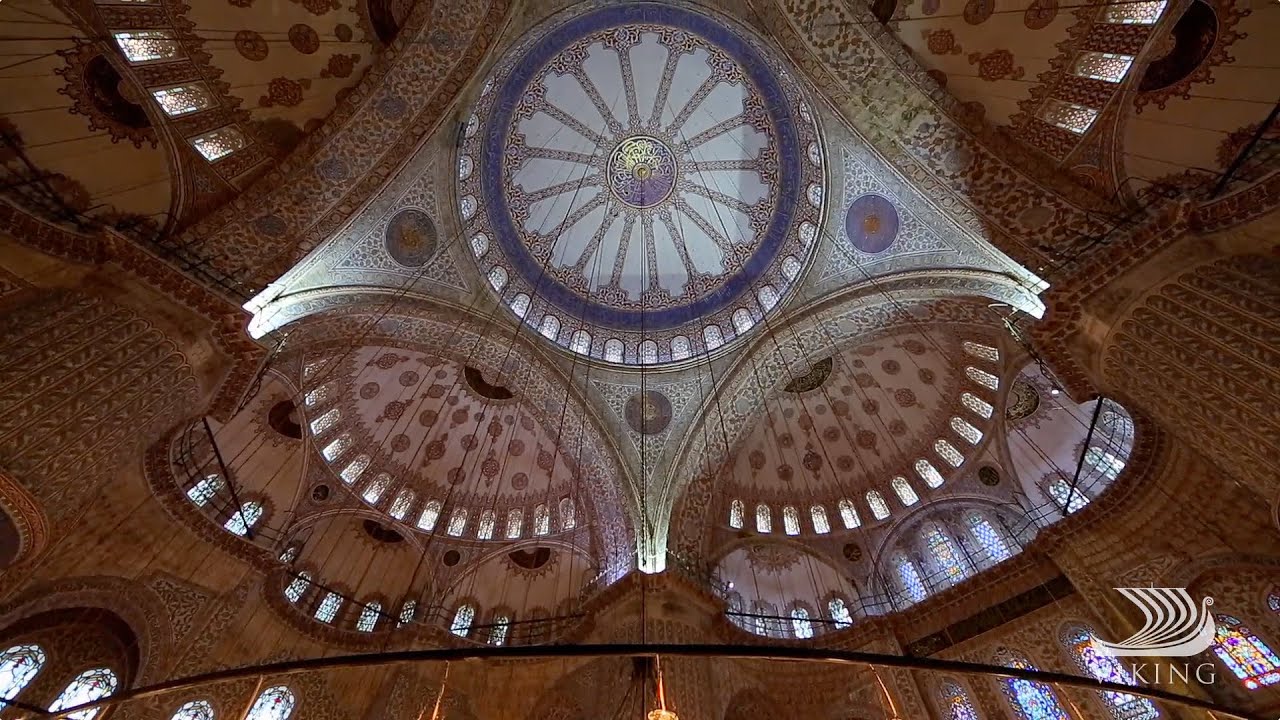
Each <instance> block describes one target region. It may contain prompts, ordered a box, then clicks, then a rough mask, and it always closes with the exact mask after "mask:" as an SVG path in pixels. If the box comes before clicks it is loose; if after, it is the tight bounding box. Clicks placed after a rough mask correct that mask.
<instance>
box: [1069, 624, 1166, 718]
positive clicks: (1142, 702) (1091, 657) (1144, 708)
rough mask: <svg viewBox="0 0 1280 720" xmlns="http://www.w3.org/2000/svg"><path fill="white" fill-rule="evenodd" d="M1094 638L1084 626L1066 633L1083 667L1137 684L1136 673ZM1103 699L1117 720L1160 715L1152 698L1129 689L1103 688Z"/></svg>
mask: <svg viewBox="0 0 1280 720" xmlns="http://www.w3.org/2000/svg"><path fill="white" fill-rule="evenodd" d="M1094 639H1095V638H1094V634H1093V631H1091V630H1089V629H1087V628H1084V627H1080V626H1074V627H1070V628H1067V630H1066V632H1064V633H1063V634H1062V642H1063V644H1064V645H1066V647H1067V652H1068V653H1070V654H1071V657H1072V659H1073V660H1075V661H1076V665H1078V666H1080V669H1081V670H1083V671H1085V672H1086V673H1088V674H1089V675H1091V676H1093V677H1094V678H1095V679H1097V680H1104V681H1106V682H1113V683H1120V684H1121V685H1133V684H1134V682H1133V675H1131V674H1130V673H1129V671H1128V670H1127V669H1126V668H1125V666H1124V665H1123V664H1121V663H1120V661H1119V660H1117V659H1116V658H1115V657H1114V656H1112V655H1109V654H1107V653H1103V652H1098V649H1097V647H1095V646H1094V644H1093V641H1094ZM1102 700H1103V702H1105V703H1106V704H1107V708H1108V709H1109V710H1111V714H1112V715H1113V716H1115V718H1116V720H1155V718H1157V717H1159V716H1160V713H1158V712H1156V707H1155V705H1152V704H1151V701H1150V700H1148V699H1146V698H1140V697H1137V696H1135V695H1130V694H1129V693H1122V692H1116V691H1114V690H1103V691H1102Z"/></svg>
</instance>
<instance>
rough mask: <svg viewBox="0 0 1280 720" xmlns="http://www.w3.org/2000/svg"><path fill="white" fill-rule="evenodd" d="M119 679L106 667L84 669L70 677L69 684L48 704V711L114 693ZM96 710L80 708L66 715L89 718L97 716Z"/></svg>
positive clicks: (72, 719)
mask: <svg viewBox="0 0 1280 720" xmlns="http://www.w3.org/2000/svg"><path fill="white" fill-rule="evenodd" d="M119 683H120V681H119V680H118V679H116V674H115V673H113V672H111V671H110V670H108V669H107V668H93V669H92V670H85V671H84V672H82V673H80V674H79V675H77V676H75V678H74V679H72V681H71V684H69V685H67V687H66V689H65V690H63V691H62V694H61V695H59V696H58V699H57V700H54V701H53V704H52V705H50V706H49V712H58V711H59V710H66V709H67V708H73V707H76V706H77V705H83V704H85V703H89V702H93V701H94V700H101V699H102V698H104V697H107V696H108V695H110V694H112V693H114V692H115V691H116V686H117V685H119ZM97 714H98V710H97V709H94V710H81V711H80V712H74V713H71V714H70V715H67V719H68V720H91V718H93V717H95V716H97Z"/></svg>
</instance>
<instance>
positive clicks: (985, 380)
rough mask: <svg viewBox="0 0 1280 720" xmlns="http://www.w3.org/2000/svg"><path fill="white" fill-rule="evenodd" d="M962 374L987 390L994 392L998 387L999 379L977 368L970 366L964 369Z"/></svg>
mask: <svg viewBox="0 0 1280 720" xmlns="http://www.w3.org/2000/svg"><path fill="white" fill-rule="evenodd" d="M964 374H965V375H968V376H969V379H970V380H972V381H974V382H976V383H978V384H979V385H981V386H983V387H985V388H987V389H989V390H995V389H997V388H999V387H1000V379H999V378H997V377H996V376H995V375H992V374H991V373H989V372H987V371H986V370H979V369H978V368H976V367H974V366H972V365H970V366H969V367H967V368H965V369H964Z"/></svg>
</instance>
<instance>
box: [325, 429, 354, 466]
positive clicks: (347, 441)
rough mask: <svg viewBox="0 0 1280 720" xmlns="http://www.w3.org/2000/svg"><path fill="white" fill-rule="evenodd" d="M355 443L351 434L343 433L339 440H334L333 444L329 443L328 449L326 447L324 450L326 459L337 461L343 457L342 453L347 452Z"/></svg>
mask: <svg viewBox="0 0 1280 720" xmlns="http://www.w3.org/2000/svg"><path fill="white" fill-rule="evenodd" d="M354 443H355V441H354V440H352V439H351V436H350V435H349V434H347V433H343V434H342V435H340V436H338V439H337V440H334V441H333V442H331V443H329V445H328V446H327V447H325V449H324V450H323V453H324V459H325V460H337V459H338V458H339V457H340V456H341V455H342V453H344V452H346V451H347V450H348V449H349V448H350V447H351V446H352V445H353V444H354Z"/></svg>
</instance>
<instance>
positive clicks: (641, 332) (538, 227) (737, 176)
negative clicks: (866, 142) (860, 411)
mask: <svg viewBox="0 0 1280 720" xmlns="http://www.w3.org/2000/svg"><path fill="white" fill-rule="evenodd" d="M552 24H553V26H552V27H548V28H543V29H542V30H541V32H540V33H538V34H536V35H535V36H534V37H533V39H531V40H529V41H527V42H526V43H525V44H524V45H522V46H521V47H519V48H518V49H517V50H515V51H514V52H513V53H511V55H510V56H509V57H508V59H507V60H506V62H504V63H503V64H502V65H500V67H499V68H498V69H497V70H496V71H495V73H494V75H493V77H492V78H491V79H490V80H489V82H488V83H487V84H486V85H485V86H484V90H483V91H482V93H481V96H480V98H479V100H478V102H477V103H476V106H475V108H474V112H473V114H472V115H471V118H470V120H469V122H468V124H467V126H466V130H465V141H464V143H463V146H462V149H461V151H460V154H459V158H458V178H459V188H458V200H459V203H460V209H461V213H462V217H463V219H464V221H467V223H468V236H469V238H470V245H471V248H472V250H473V253H474V255H475V256H476V258H477V260H478V262H479V264H480V266H481V271H482V272H483V273H484V274H485V275H487V277H488V278H489V284H490V286H491V287H492V288H493V290H495V291H496V292H497V293H498V294H499V295H500V296H501V298H502V301H503V303H504V304H506V305H507V306H508V307H510V308H511V310H512V311H513V312H514V313H515V314H516V315H517V316H519V317H521V318H523V319H524V321H525V322H526V323H528V324H529V325H531V326H533V327H534V328H536V329H537V330H538V331H539V332H541V333H542V334H543V335H544V336H545V337H547V338H549V339H551V340H552V341H555V342H557V343H559V344H560V345H563V346H565V347H568V348H570V349H571V350H573V351H575V352H577V353H580V354H584V355H590V356H592V357H595V358H598V359H602V360H605V361H608V362H614V363H623V364H641V363H643V364H650V363H659V362H669V361H678V360H682V359H685V358H688V357H692V356H696V355H699V354H702V353H704V352H707V351H709V350H714V349H715V348H717V347H720V346H721V345H723V344H725V343H727V342H729V341H731V340H732V339H733V338H735V337H736V336H740V335H743V334H745V333H747V332H748V331H749V330H750V329H751V328H752V327H754V326H755V325H756V324H758V323H759V322H760V320H761V319H762V318H763V316H764V315H765V313H767V312H769V311H770V310H772V309H774V308H775V307H776V306H777V305H778V304H779V303H780V301H781V299H782V298H783V297H785V295H786V293H787V291H788V289H789V288H790V287H791V285H792V284H793V283H794V281H795V280H796V279H797V277H798V276H799V274H800V272H801V270H802V269H803V267H804V265H805V263H806V262H807V259H808V253H809V250H810V249H811V248H812V246H813V245H814V241H815V239H816V237H817V228H818V227H819V226H820V225H821V215H822V209H821V206H822V198H823V187H822V166H823V154H822V149H821V146H820V144H819V143H818V141H817V133H816V127H815V125H814V121H813V116H812V114H811V113H810V111H809V109H808V108H807V106H806V105H805V104H804V102H803V101H802V99H801V97H800V93H799V91H798V89H797V88H796V86H795V85H794V83H792V82H791V80H790V78H789V76H788V75H787V74H786V73H785V71H783V70H781V69H780V67H779V66H778V64H777V63H776V62H775V61H774V60H773V59H772V58H770V57H769V56H768V55H767V53H766V52H765V51H764V50H763V48H762V47H761V46H759V45H758V44H757V43H756V42H755V41H754V40H752V39H749V38H747V37H746V36H745V35H744V34H743V33H742V32H741V31H740V30H738V29H736V28H734V27H733V26H731V25H730V24H728V23H727V22H725V21H722V20H719V19H713V18H711V17H708V16H705V15H701V14H699V13H696V12H693V11H690V10H686V9H683V8H680V7H673V6H669V5H658V4H649V3H634V4H628V5H623V6H611V7H608V8H602V9H599V10H595V11H592V12H588V13H586V14H582V15H579V16H577V17H573V18H572V19H569V20H567V21H563V22H559V23H556V22H555V21H553V23H552Z"/></svg>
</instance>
